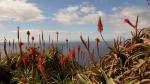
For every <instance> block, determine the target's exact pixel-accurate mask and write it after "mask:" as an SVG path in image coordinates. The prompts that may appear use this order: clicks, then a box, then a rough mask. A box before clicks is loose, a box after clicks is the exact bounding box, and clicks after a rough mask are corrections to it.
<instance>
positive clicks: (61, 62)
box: [60, 56, 67, 66]
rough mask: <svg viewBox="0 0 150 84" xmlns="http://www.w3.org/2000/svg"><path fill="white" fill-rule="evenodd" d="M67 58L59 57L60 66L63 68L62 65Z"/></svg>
mask: <svg viewBox="0 0 150 84" xmlns="http://www.w3.org/2000/svg"><path fill="white" fill-rule="evenodd" d="M66 60H67V57H66V56H61V57H60V64H61V65H62V66H63V64H64V63H65V62H66Z"/></svg>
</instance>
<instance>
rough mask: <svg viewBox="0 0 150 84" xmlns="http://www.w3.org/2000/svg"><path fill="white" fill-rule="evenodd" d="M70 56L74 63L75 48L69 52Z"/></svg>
mask: <svg viewBox="0 0 150 84" xmlns="http://www.w3.org/2000/svg"><path fill="white" fill-rule="evenodd" d="M69 58H70V60H71V61H72V63H73V62H74V59H75V50H70V52H69Z"/></svg>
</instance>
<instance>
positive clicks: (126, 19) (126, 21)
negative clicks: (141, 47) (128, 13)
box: [124, 18, 135, 29]
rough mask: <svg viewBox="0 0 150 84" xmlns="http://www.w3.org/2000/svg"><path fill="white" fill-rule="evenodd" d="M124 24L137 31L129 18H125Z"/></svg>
mask: <svg viewBox="0 0 150 84" xmlns="http://www.w3.org/2000/svg"><path fill="white" fill-rule="evenodd" d="M124 22H125V23H128V24H129V25H130V26H131V27H133V28H134V29H135V26H134V25H133V24H132V23H131V22H130V20H129V19H128V18H125V19H124Z"/></svg>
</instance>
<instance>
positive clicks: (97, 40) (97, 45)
mask: <svg viewBox="0 0 150 84" xmlns="http://www.w3.org/2000/svg"><path fill="white" fill-rule="evenodd" d="M95 40H96V49H97V54H98V56H100V51H99V43H100V40H99V38H98V37H97V38H96V39H95Z"/></svg>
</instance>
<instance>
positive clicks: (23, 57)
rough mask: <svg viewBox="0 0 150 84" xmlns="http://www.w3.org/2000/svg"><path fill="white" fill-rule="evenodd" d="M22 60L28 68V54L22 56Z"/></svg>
mask: <svg viewBox="0 0 150 84" xmlns="http://www.w3.org/2000/svg"><path fill="white" fill-rule="evenodd" d="M21 60H22V62H23V63H24V66H25V68H27V64H28V62H29V57H28V56H26V55H24V56H21Z"/></svg>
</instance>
